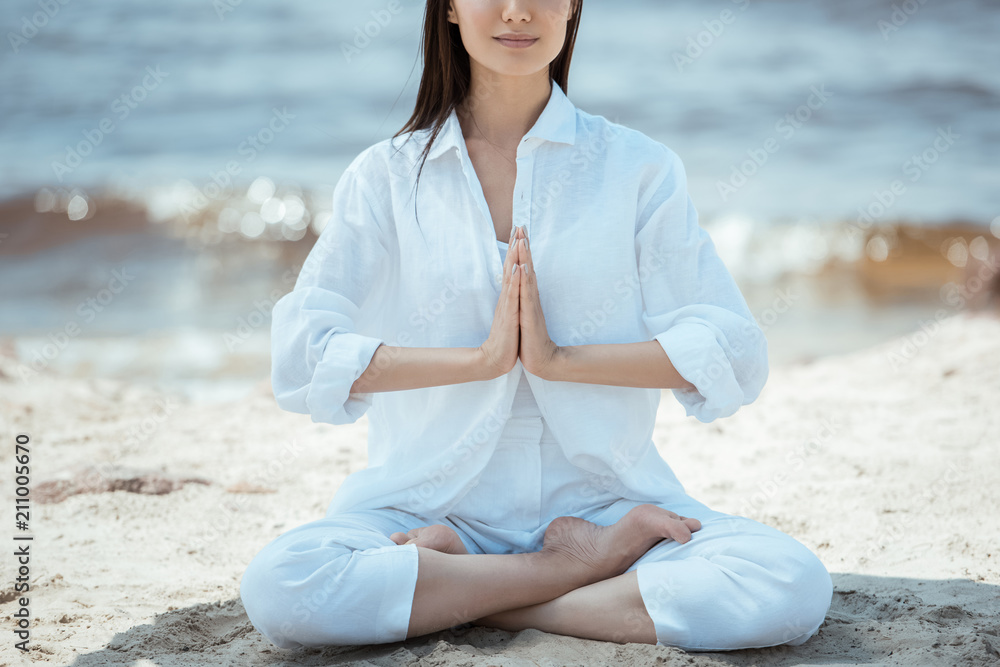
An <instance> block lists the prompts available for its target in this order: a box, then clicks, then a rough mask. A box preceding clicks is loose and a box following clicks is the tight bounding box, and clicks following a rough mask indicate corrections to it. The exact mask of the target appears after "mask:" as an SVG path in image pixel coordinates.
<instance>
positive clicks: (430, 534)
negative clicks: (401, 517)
mask: <svg viewBox="0 0 1000 667" xmlns="http://www.w3.org/2000/svg"><path fill="white" fill-rule="evenodd" d="M389 539H390V540H392V541H393V542H395V543H396V544H400V545H402V544H415V545H417V546H418V547H424V548H425V549H433V550H434V551H441V552H444V553H446V554H467V553H469V550H468V549H466V548H465V544H464V543H463V542H462V538H460V537H459V536H458V533H456V532H455V531H454V530H452V529H451V528H449V527H448V526H445V525H442V524H434V525H433V526H421V527H420V528H414V529H413V530H411V531H409V532H408V533H403V532H396V533H393V534H392V535H390V536H389Z"/></svg>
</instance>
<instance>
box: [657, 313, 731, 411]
mask: <svg viewBox="0 0 1000 667" xmlns="http://www.w3.org/2000/svg"><path fill="white" fill-rule="evenodd" d="M654 338H655V339H656V340H657V341H659V343H660V346H661V347H662V348H663V351H664V352H666V353H667V357H668V358H669V359H670V362H671V363H672V364H673V365H674V368H676V369H677V372H678V373H680V375H681V377H683V378H684V379H685V380H687V381H688V382H690V383H691V384H693V385H694V386H695V389H682V388H674V389H672V390H671V391H673V394H674V397H675V398H676V399H677V401H678V402H679V403H680V404H681V405H683V406H684V410H685V412H686V413H687V416H689V417H690V416H692V415H693V416H694V417H695V418H696V419H697V420H698V421H701V422H705V423H708V422H710V421H713V420H715V419H717V418H719V417H728V416H730V415H732V414H734V413H735V412H736V411H737V410H738V409H739V408H740V406H741V405H742V404H743V390H742V389H741V388H740V385H739V383H738V382H737V381H736V376H735V374H734V373H733V366H732V363H731V362H730V361H729V358H728V357H727V356H726V352H725V351H724V350H723V349H722V346H721V345H719V341H718V340H717V339H716V336H715V332H714V331H712V329H711V328H709V327H707V326H705V325H704V324H700V323H697V322H681V323H679V324H675V325H674V326H672V327H670V328H669V329H667V330H666V331H664V332H663V333H660V334H657V335H656V336H654Z"/></svg>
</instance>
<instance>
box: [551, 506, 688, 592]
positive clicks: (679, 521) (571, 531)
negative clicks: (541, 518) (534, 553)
mask: <svg viewBox="0 0 1000 667" xmlns="http://www.w3.org/2000/svg"><path fill="white" fill-rule="evenodd" d="M697 530H701V522H700V521H698V519H692V518H686V517H682V516H679V515H677V514H675V513H674V512H671V511H669V510H665V509H663V508H662V507H657V506H656V505H651V504H645V505H638V506H637V507H633V508H632V509H631V510H629V511H628V513H627V514H626V515H625V516H623V517H622V518H621V519H620V520H619V521H618V522H617V523H615V524H613V525H611V526H598V525H597V524H594V523H591V522H590V521H587V520H585V519H581V518H579V517H572V516H560V517H557V518H555V519H553V520H552V522H551V523H549V527H548V528H547V529H546V531H545V538H544V542H543V546H542V553H546V552H548V553H551V554H552V555H553V556H554V557H556V558H562V559H564V560H565V561H567V562H568V563H569V566H570V567H576V568H579V569H580V572H581V577H582V578H583V579H584V580H585V583H584V584H583V585H589V584H592V583H595V582H598V581H603V580H604V579H608V578H610V577H616V576H618V575H619V574H622V573H623V572H625V570H627V569H628V568H629V567H630V566H631V565H632V564H633V563H634V562H635V561H637V560H639V558H641V557H642V555H643V554H644V553H646V552H647V551H648V550H649V549H650V548H651V547H652V546H653V545H654V544H656V543H657V542H659V541H661V540H663V539H664V538H672V539H674V540H676V541H678V542H680V543H682V544H683V543H685V542H687V541H688V540H690V539H691V533H692V532H694V531H697Z"/></svg>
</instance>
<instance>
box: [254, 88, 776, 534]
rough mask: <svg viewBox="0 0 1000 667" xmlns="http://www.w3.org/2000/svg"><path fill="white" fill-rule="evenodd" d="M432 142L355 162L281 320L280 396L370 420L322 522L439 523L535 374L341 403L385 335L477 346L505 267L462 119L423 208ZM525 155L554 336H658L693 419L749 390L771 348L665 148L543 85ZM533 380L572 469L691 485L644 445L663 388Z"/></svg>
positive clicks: (626, 480) (578, 339)
mask: <svg viewBox="0 0 1000 667" xmlns="http://www.w3.org/2000/svg"><path fill="white" fill-rule="evenodd" d="M429 133H430V131H429V130H420V131H418V132H413V133H407V135H404V136H401V137H399V138H397V139H395V140H393V139H391V138H390V139H386V140H383V141H381V142H379V143H377V144H374V145H373V146H370V147H369V148H367V149H365V150H364V151H362V152H361V154H359V155H358V156H357V157H356V158H355V159H354V160H353V161H352V162H351V164H350V165H349V166H348V168H347V170H346V171H345V172H344V174H343V175H342V176H341V177H340V180H339V181H338V183H337V186H336V188H335V190H334V194H333V215H332V217H331V219H330V223H329V224H328V225H327V226H326V227H325V228H324V229H323V231H322V233H321V234H320V238H319V239H318V240H317V242H316V244H315V246H314V247H313V249H312V251H311V252H310V254H309V256H308V257H307V259H306V261H305V263H304V265H303V268H302V272H301V273H300V274H299V276H298V279H297V281H296V284H295V288H294V289H293V290H292V292H290V293H289V294H287V295H285V296H284V297H282V298H281V299H280V300H279V301H278V302H277V303H276V304H275V306H274V309H273V312H272V318H273V319H272V330H271V346H272V364H273V366H272V374H271V380H272V386H273V390H274V395H275V398H276V399H277V402H278V405H279V406H280V407H282V408H283V409H285V410H290V411H292V412H300V413H305V414H310V415H311V416H312V419H313V421H316V422H326V423H331V424H347V423H352V422H354V421H356V420H358V419H359V418H360V417H361V416H362V415H363V414H365V413H366V412H367V413H368V416H369V432H368V468H366V469H364V470H360V471H357V472H355V473H353V474H351V475H350V476H349V477H348V478H347V479H346V480H344V483H343V484H342V486H341V487H340V488H339V489H338V491H337V493H336V494H335V497H334V499H333V501H332V502H331V503H330V506H329V509H328V512H330V513H332V512H335V511H344V510H348V509H351V508H378V507H397V508H403V509H405V508H411V509H412V510H413V511H417V512H420V513H423V514H425V515H426V516H440V517H443V516H446V515H447V513H448V510H449V508H450V507H452V506H453V505H454V504H455V503H456V502H457V500H458V499H459V498H460V497H461V496H462V494H464V493H465V492H466V491H467V490H468V489H470V488H472V487H473V486H474V485H475V483H476V479H477V476H478V475H479V473H481V472H482V470H483V468H484V467H485V465H486V463H487V462H488V461H489V459H490V455H491V454H492V452H493V449H494V446H495V444H496V441H497V439H498V437H499V435H500V432H501V429H502V428H503V424H504V421H505V419H506V418H507V416H508V415H509V414H510V409H511V404H512V401H513V398H514V393H515V391H516V389H517V386H518V382H519V380H520V378H521V375H522V374H524V373H526V371H525V370H524V367H523V366H522V365H521V362H520V361H518V362H517V363H516V365H515V366H514V369H513V370H512V371H511V372H509V373H507V374H506V375H504V376H501V377H498V378H495V379H493V380H489V381H482V382H465V383H459V384H450V385H442V386H436V387H425V388H421V389H411V390H406V391H391V392H374V393H359V394H350V393H349V391H350V388H351V386H352V384H353V383H354V381H355V380H356V379H357V378H358V377H360V376H361V374H362V373H363V372H364V371H365V369H366V368H367V367H368V364H369V363H370V361H371V359H372V356H373V355H374V353H375V350H376V348H377V347H378V346H379V345H380V344H382V343H385V344H386V345H390V346H402V347H478V346H479V345H481V344H482V343H483V341H485V340H486V338H487V337H488V335H489V332H490V327H491V325H492V322H493V314H494V311H495V309H496V304H497V300H498V299H499V296H500V286H501V282H502V280H503V276H502V273H501V271H502V259H501V253H500V251H499V250H500V249H499V248H498V243H497V238H496V232H495V229H494V226H493V223H492V220H491V217H490V212H489V206H488V205H487V203H486V198H485V197H484V196H483V190H482V187H481V185H480V183H479V179H478V178H477V176H476V173H475V170H474V168H473V166H472V162H471V161H470V159H469V153H468V149H467V147H466V144H465V139H464V137H463V135H462V129H461V126H460V124H459V122H458V117H457V115H456V113H455V112H454V111H452V113H451V114H450V115H449V117H448V119H447V121H446V123H445V126H444V127H443V128H442V130H441V134H440V135H439V136H438V137H437V140H436V141H435V143H434V145H433V146H432V147H431V149H430V152H429V154H428V159H427V162H426V164H425V165H424V168H423V172H422V173H421V177H420V183H419V189H418V190H417V191H416V198H417V202H416V208H417V212H418V215H417V216H416V217H415V213H414V206H415V205H414V187H415V180H416V176H417V170H418V168H419V158H420V153H421V151H422V149H423V148H424V147H425V146H426V142H427V140H428V139H429ZM407 138H409V139H410V141H405V139H407ZM516 164H517V174H516V179H515V183H514V198H513V224H515V225H523V226H524V227H525V231H526V233H527V236H528V238H529V239H530V241H531V250H532V257H533V259H534V265H535V271H536V275H537V282H538V289H539V294H540V298H541V301H542V308H543V311H544V312H545V322H546V325H547V327H548V332H549V336H550V337H551V338H552V340H553V341H554V342H555V343H556V344H557V345H564V346H565V345H587V344H597V343H633V342H640V341H649V340H654V339H655V340H656V341H658V342H659V343H660V345H661V346H662V347H663V350H664V352H665V353H666V354H667V356H668V357H669V358H670V360H671V361H672V362H673V364H674V366H675V367H676V368H677V370H678V372H679V373H680V374H681V376H683V377H684V378H686V379H687V380H688V381H690V382H691V383H693V384H694V386H695V389H691V390H682V389H673V390H671V391H672V394H673V396H674V397H675V398H676V400H677V401H679V402H680V403H681V405H683V406H684V409H685V411H686V413H687V415H693V416H694V417H696V418H697V419H698V420H700V421H702V422H710V421H712V420H714V419H717V418H719V417H727V416H729V415H732V414H733V413H735V412H736V411H737V410H738V409H739V407H740V406H741V405H746V404H748V403H750V402H752V401H753V400H755V399H756V398H757V396H758V395H759V394H760V392H761V390H762V389H763V387H764V383H765V381H766V380H767V376H768V362H767V340H766V338H765V337H764V332H763V331H762V330H761V328H760V327H759V326H758V324H757V322H756V320H755V319H754V317H753V315H752V313H751V312H750V310H749V308H748V307H747V304H746V301H745V300H744V298H743V296H742V294H741V293H740V291H739V288H738V287H737V285H736V283H735V281H734V280H733V278H732V276H731V275H730V274H729V272H728V271H727V269H726V268H725V266H724V265H723V263H722V261H721V260H720V259H719V257H718V255H717V254H716V252H715V246H714V244H713V243H712V240H711V238H710V237H709V235H708V233H707V232H706V231H705V230H704V229H703V228H701V227H700V226H699V224H698V215H697V212H696V211H695V208H694V205H693V204H692V202H691V199H690V197H689V195H688V192H687V181H686V175H685V171H684V167H683V165H682V163H681V161H680V158H679V157H678V156H677V155H676V153H674V152H673V151H672V150H671V149H669V148H667V147H666V146H665V145H663V144H662V143H660V142H657V141H655V140H653V139H651V138H649V137H647V136H646V135H644V134H643V133H641V132H639V131H636V130H632V129H629V128H627V127H624V126H622V125H618V124H617V123H612V122H611V121H609V120H607V119H606V118H604V117H603V116H596V115H592V114H589V113H587V112H585V111H583V110H581V109H578V108H577V107H576V106H575V105H574V104H573V103H572V102H571V101H570V100H569V98H568V97H566V95H565V93H564V92H563V91H562V89H561V88H560V87H559V85H558V84H556V83H555V82H553V83H552V94H551V96H550V98H549V101H548V103H547V104H546V106H545V108H544V110H543V111H542V114H541V115H540V116H539V118H538V120H537V121H536V122H535V124H534V126H533V127H532V128H531V129H530V130H529V131H528V133H527V134H526V135H525V137H524V138H523V139H522V141H521V143H520V144H519V145H518V149H517V163H516ZM418 221H419V224H418ZM527 379H528V382H529V384H530V386H531V390H532V393H533V394H534V397H535V399H536V400H537V403H538V406H539V409H540V410H541V413H542V415H543V416H544V418H545V421H546V422H547V423H548V425H549V427H550V428H551V429H552V432H553V433H554V435H555V437H556V438H557V439H558V440H559V443H560V445H561V446H562V448H563V451H564V453H565V455H566V457H567V458H568V459H569V460H570V461H571V462H572V463H573V464H574V465H577V466H580V467H581V468H583V469H585V470H588V471H590V472H593V473H596V474H600V475H602V476H603V478H605V479H608V480H609V483H612V482H614V485H615V486H616V487H618V488H621V489H623V491H622V495H623V496H624V497H630V498H633V499H642V498H648V497H650V494H651V493H656V492H657V491H658V490H663V489H665V487H670V488H674V489H680V490H681V491H683V487H681V484H680V482H679V481H678V480H677V478H676V476H675V475H674V473H673V471H672V470H671V469H670V467H669V466H668V465H667V463H666V462H665V461H664V460H663V459H662V458H661V457H660V455H659V453H658V452H657V450H656V447H655V445H654V443H653V440H652V438H651V435H652V432H653V426H654V423H655V419H656V410H657V406H658V404H659V401H660V395H661V390H660V389H655V388H653V389H647V388H637V387H617V386H612V385H599V384H589V383H578V382H555V381H548V380H543V379H542V378H539V377H537V376H535V375H532V374H530V373H528V374H527ZM617 482H620V484H619V483H617ZM633 492H634V494H635V495H634V496H633V495H630V494H632V493H633ZM654 497H655V496H654Z"/></svg>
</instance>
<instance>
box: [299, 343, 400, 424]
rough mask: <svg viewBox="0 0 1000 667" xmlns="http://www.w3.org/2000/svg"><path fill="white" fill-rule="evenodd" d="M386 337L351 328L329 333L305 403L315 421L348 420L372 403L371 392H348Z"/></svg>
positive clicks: (332, 422)
mask: <svg viewBox="0 0 1000 667" xmlns="http://www.w3.org/2000/svg"><path fill="white" fill-rule="evenodd" d="M384 342H385V341H383V340H381V339H379V338H372V337H371V336H363V335H361V334H358V333H353V332H341V333H335V334H333V335H332V336H330V339H329V340H328V341H327V343H326V347H325V348H324V350H323V358H322V359H321V360H320V362H319V363H318V364H316V369H315V372H314V374H313V379H312V382H311V384H310V386H309V394H308V395H307V396H306V405H307V406H308V408H309V412H310V414H311V415H312V419H313V421H314V422H324V423H328V424H351V423H354V422H356V421H357V420H358V419H360V418H361V415H363V414H364V413H365V412H367V411H368V408H370V407H371V405H372V398H373V396H374V393H372V392H367V393H355V394H352V393H351V386H352V385H353V384H354V381H355V380H357V379H358V378H359V377H361V375H362V374H363V373H364V372H365V369H367V368H368V365H369V364H370V363H371V360H372V357H373V356H375V350H377V349H378V346H379V345H381V344H383V343H384Z"/></svg>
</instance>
